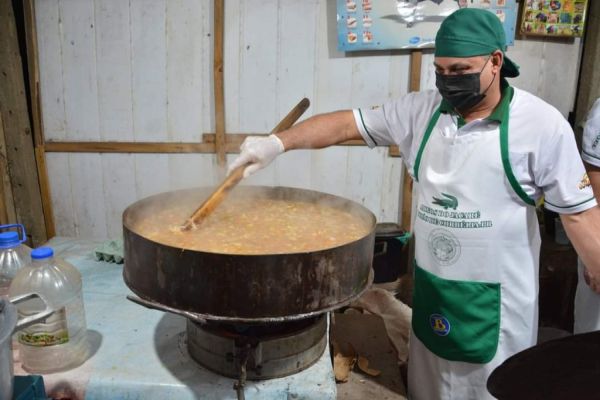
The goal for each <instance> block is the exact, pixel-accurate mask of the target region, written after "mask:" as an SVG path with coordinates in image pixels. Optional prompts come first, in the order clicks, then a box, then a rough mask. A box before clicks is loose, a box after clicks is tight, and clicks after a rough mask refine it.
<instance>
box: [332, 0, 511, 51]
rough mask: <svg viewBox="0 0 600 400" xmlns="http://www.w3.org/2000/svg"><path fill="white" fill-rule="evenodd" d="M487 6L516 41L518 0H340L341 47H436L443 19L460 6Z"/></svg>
mask: <svg viewBox="0 0 600 400" xmlns="http://www.w3.org/2000/svg"><path fill="white" fill-rule="evenodd" d="M466 7H473V8H484V9H487V10H489V11H490V12H492V13H494V14H496V15H497V16H498V18H500V20H501V21H502V23H503V25H504V30H505V32H506V43H507V44H509V45H512V44H513V43H514V38H515V26H516V20H517V4H516V0H407V1H401V0H337V32H338V50H340V51H359V50H389V49H416V48H430V47H434V42H435V34H436V33H437V31H438V29H439V27H440V24H441V22H442V21H443V20H444V18H446V17H447V16H448V15H450V14H452V13H453V12H454V11H456V10H458V9H459V8H466Z"/></svg>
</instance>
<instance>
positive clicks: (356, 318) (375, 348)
mask: <svg viewBox="0 0 600 400" xmlns="http://www.w3.org/2000/svg"><path fill="white" fill-rule="evenodd" d="M331 339H332V340H335V341H337V342H338V343H340V344H341V345H346V344H348V343H350V344H351V345H352V347H353V348H354V350H355V351H356V353H357V354H358V355H360V356H362V357H365V358H366V359H368V360H369V368H372V369H376V370H378V371H381V374H380V375H379V376H370V375H368V374H366V373H364V372H362V371H361V370H360V369H359V368H358V366H357V365H355V366H354V368H353V370H352V372H351V373H350V375H349V376H348V381H347V382H344V383H338V385H337V398H338V399H340V400H342V399H343V400H365V399H372V400H376V399H377V400H400V399H406V388H405V386H404V382H403V379H402V374H401V371H400V368H399V366H398V362H397V361H396V354H395V353H394V350H393V348H392V346H391V344H390V342H389V340H388V338H387V335H386V332H385V326H384V325H383V320H382V319H381V318H379V317H377V316H374V315H368V314H359V313H347V314H340V313H335V314H334V317H333V320H332V324H331Z"/></svg>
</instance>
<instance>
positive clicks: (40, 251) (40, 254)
mask: <svg viewBox="0 0 600 400" xmlns="http://www.w3.org/2000/svg"><path fill="white" fill-rule="evenodd" d="M53 255H54V250H52V247H38V248H37V249H34V250H32V251H31V258H32V259H33V260H43V259H44V258H50V257H52V256H53Z"/></svg>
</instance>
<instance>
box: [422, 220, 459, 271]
mask: <svg viewBox="0 0 600 400" xmlns="http://www.w3.org/2000/svg"><path fill="white" fill-rule="evenodd" d="M428 241H429V250H430V251H431V254H432V255H433V256H434V257H435V259H436V260H437V261H438V262H439V263H440V265H452V264H454V263H455V262H456V261H457V260H458V258H459V257H460V242H459V241H458V239H457V238H456V236H454V235H453V234H452V233H451V232H450V231H447V230H445V229H434V230H433V231H431V233H430V234H429V239H428Z"/></svg>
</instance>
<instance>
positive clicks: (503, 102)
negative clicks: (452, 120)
mask: <svg viewBox="0 0 600 400" xmlns="http://www.w3.org/2000/svg"><path fill="white" fill-rule="evenodd" d="M500 87H501V88H502V98H501V99H500V103H498V105H497V106H496V108H495V109H494V111H492V113H491V114H490V115H489V116H488V117H487V118H486V119H488V120H491V121H497V122H500V123H501V122H502V120H503V116H504V115H506V114H505V112H506V111H507V110H508V107H510V102H511V100H512V98H513V94H514V90H513V88H512V87H511V86H510V85H509V84H508V81H507V80H506V79H504V78H502V81H501V82H500ZM440 112H442V113H444V114H453V115H457V116H458V127H459V128H460V127H462V126H463V125H465V120H464V119H463V118H462V117H461V116H460V115H458V114H457V113H456V112H455V111H454V108H453V107H452V106H451V105H450V103H448V102H447V101H446V100H444V99H442V103H441V104H440Z"/></svg>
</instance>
